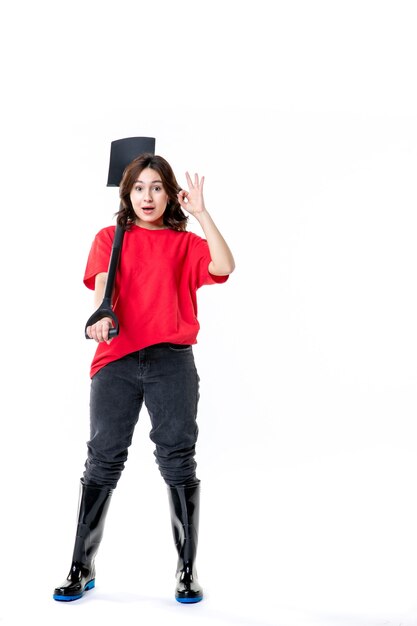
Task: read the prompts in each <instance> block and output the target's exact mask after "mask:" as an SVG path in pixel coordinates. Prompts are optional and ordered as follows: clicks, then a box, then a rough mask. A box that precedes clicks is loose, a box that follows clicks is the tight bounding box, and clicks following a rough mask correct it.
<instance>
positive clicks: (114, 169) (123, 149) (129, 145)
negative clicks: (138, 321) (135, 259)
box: [84, 137, 155, 339]
mask: <svg viewBox="0 0 417 626" xmlns="http://www.w3.org/2000/svg"><path fill="white" fill-rule="evenodd" d="M145 152H148V153H150V154H155V139H154V138H153V137H126V138H125V139H116V141H112V142H111V150H110V165H109V175H108V179H107V187H118V186H119V185H120V182H121V180H122V177H123V172H124V170H125V168H126V167H127V166H128V165H129V163H131V162H132V161H133V159H136V158H137V157H138V156H140V155H141V154H144V153H145ZM124 234H125V231H124V230H123V228H122V226H119V224H117V226H116V230H115V233H114V239H113V245H112V250H111V255H110V261H109V268H108V270H107V280H106V286H105V288H104V298H103V302H102V303H101V304H100V306H99V307H98V309H97V311H95V312H94V313H93V314H92V315H91V317H89V318H88V320H87V323H86V325H85V330H84V334H85V337H86V339H90V338H91V337H89V336H88V335H87V326H91V325H92V324H95V323H96V322H98V321H99V320H101V319H103V317H110V318H111V320H112V321H113V323H114V327H113V328H110V329H109V339H112V338H113V337H117V335H118V334H119V320H118V319H117V316H116V314H115V313H114V311H113V305H112V296H113V289H114V283H115V279H116V272H117V267H118V265H119V258H120V252H121V249H122V244H123V237H124Z"/></svg>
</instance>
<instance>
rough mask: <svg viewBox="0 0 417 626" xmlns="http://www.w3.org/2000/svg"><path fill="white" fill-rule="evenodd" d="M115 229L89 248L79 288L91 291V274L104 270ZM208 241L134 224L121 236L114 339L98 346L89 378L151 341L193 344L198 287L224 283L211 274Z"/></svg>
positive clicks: (102, 232) (102, 233)
mask: <svg viewBox="0 0 417 626" xmlns="http://www.w3.org/2000/svg"><path fill="white" fill-rule="evenodd" d="M114 232H115V226H108V227H106V228H103V229H102V230H100V231H99V232H98V233H97V235H96V237H95V239H94V241H93V244H92V246H91V250H90V254H89V256H88V260H87V266H86V269H85V273H84V284H85V285H86V286H87V287H88V288H89V289H94V287H95V276H96V275H97V274H99V273H100V272H107V270H108V266H109V260H110V254H111V248H112V244H113V238H114ZM210 261H211V257H210V252H209V248H208V244H207V241H206V240H205V239H202V238H201V237H199V236H198V235H195V234H194V233H191V232H188V231H184V232H178V231H175V230H171V229H162V230H149V229H147V228H141V227H139V226H136V225H133V226H132V227H131V230H128V231H126V232H125V234H124V239H123V247H122V251H121V255H120V261H119V267H118V270H117V274H116V281H115V289H114V296H113V310H114V312H115V314H116V315H117V318H118V320H119V325H120V331H119V335H118V336H117V337H115V338H114V339H113V340H112V341H111V342H110V345H108V344H107V343H105V342H101V343H99V344H98V347H97V350H96V353H95V355H94V358H93V361H92V364H91V371H90V375H91V377H93V376H94V374H96V373H97V372H98V370H99V369H100V368H102V367H103V366H104V365H107V363H110V362H111V361H114V360H116V359H120V358H121V357H123V356H125V355H126V354H129V353H130V352H135V351H136V350H141V349H142V348H146V347H147V346H151V345H153V344H156V343H162V342H170V343H179V344H195V343H197V334H198V331H199V329H200V324H199V322H198V320H197V298H196V291H197V289H198V288H199V287H201V286H202V285H211V284H214V283H224V282H225V281H226V280H227V278H228V276H213V275H212V274H210V273H209V271H208V265H209V263H210Z"/></svg>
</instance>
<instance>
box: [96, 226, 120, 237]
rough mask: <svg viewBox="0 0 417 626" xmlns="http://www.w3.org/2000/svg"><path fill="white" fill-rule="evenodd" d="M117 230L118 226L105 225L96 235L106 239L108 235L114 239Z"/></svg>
mask: <svg viewBox="0 0 417 626" xmlns="http://www.w3.org/2000/svg"><path fill="white" fill-rule="evenodd" d="M115 230H116V226H105V227H104V228H101V229H100V230H99V231H98V233H97V234H96V237H100V238H103V239H105V238H106V237H109V238H111V239H113V237H114V231H115Z"/></svg>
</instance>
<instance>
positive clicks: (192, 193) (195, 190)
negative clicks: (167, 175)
mask: <svg viewBox="0 0 417 626" xmlns="http://www.w3.org/2000/svg"><path fill="white" fill-rule="evenodd" d="M185 177H186V179H187V183H188V189H189V191H185V190H184V189H181V191H180V192H179V193H178V196H177V198H178V202H179V203H180V205H181V208H183V209H185V211H187V212H188V213H191V215H198V214H199V213H203V212H204V211H205V210H206V207H205V205H204V197H203V186H204V176H202V177H201V180H199V177H198V174H194V182H193V181H192V180H191V176H190V175H189V173H188V172H185Z"/></svg>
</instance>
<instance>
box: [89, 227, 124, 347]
mask: <svg viewBox="0 0 417 626" xmlns="http://www.w3.org/2000/svg"><path fill="white" fill-rule="evenodd" d="M124 234H125V231H124V230H123V228H122V227H121V226H119V225H117V226H116V231H115V233H114V239H113V246H112V250H111V256H110V262H109V269H108V271H107V280H106V286H105V288H104V298H103V302H102V303H101V304H100V306H99V307H98V309H97V311H95V312H94V313H93V314H92V315H91V317H89V318H88V320H87V323H86V325H85V331H84V332H85V337H86V339H91V337H89V336H88V335H87V326H91V325H92V324H95V323H96V322H98V321H99V320H101V319H103V317H110V318H111V319H112V320H113V323H114V327H113V328H110V329H109V339H111V338H112V337H117V335H118V334H119V320H118V319H117V316H116V314H115V313H114V311H113V307H112V295H113V288H114V282H115V279H116V272H117V266H118V264H119V258H120V251H121V249H122V244H123V237H124Z"/></svg>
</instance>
